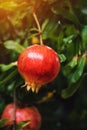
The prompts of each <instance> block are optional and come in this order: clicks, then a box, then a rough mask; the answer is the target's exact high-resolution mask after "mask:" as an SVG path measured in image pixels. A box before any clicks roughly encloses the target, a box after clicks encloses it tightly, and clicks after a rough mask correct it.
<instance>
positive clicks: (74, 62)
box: [62, 56, 78, 76]
mask: <svg viewBox="0 0 87 130" xmlns="http://www.w3.org/2000/svg"><path fill="white" fill-rule="evenodd" d="M77 58H78V57H77V56H75V57H73V59H72V60H71V61H70V62H69V63H68V64H67V65H66V66H64V67H63V70H62V72H63V74H64V75H65V76H68V75H69V74H70V73H71V71H72V69H73V68H74V67H75V66H76V65H77Z"/></svg>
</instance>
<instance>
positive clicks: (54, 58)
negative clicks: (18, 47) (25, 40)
mask: <svg viewBox="0 0 87 130" xmlns="http://www.w3.org/2000/svg"><path fill="white" fill-rule="evenodd" d="M18 71H19V73H20V74H21V75H22V76H23V78H24V79H25V82H27V84H29V83H30V84H32V83H33V84H39V85H38V86H42V85H44V84H46V83H49V82H51V81H53V80H54V79H55V78H56V76H57V74H58V73H59V71H60V61H59V57H58V54H57V53H56V52H55V51H54V50H53V49H52V48H50V47H48V46H45V45H31V46H29V47H28V48H26V49H25V50H24V51H23V52H22V53H21V54H20V56H19V58H18ZM31 86H32V85H31ZM33 86H34V85H33Z"/></svg>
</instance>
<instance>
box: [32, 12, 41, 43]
mask: <svg viewBox="0 0 87 130" xmlns="http://www.w3.org/2000/svg"><path fill="white" fill-rule="evenodd" d="M33 17H34V19H35V22H36V24H37V28H38V31H39V36H40V44H41V45H43V39H42V30H41V27H40V23H39V21H38V18H37V15H36V13H35V12H33Z"/></svg>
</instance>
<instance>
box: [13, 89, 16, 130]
mask: <svg viewBox="0 0 87 130" xmlns="http://www.w3.org/2000/svg"><path fill="white" fill-rule="evenodd" d="M13 117H14V119H13V130H16V88H15V89H14V112H13Z"/></svg>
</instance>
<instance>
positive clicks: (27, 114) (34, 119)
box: [1, 104, 41, 130]
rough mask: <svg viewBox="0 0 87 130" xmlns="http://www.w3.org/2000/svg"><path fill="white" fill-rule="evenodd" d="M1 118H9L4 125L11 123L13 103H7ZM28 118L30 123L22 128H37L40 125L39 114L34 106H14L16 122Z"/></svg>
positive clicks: (34, 129)
mask: <svg viewBox="0 0 87 130" xmlns="http://www.w3.org/2000/svg"><path fill="white" fill-rule="evenodd" d="M1 119H9V121H7V122H6V123H5V125H12V124H13V120H14V104H8V105H7V106H6V108H5V109H4V111H3V113H2V116H1ZM27 120H29V121H30V123H29V124H28V125H26V126H25V127H23V129H22V130H39V128H40V126H41V115H40V113H39V111H38V109H37V108H36V107H34V106H32V107H25V108H19V107H17V108H16V123H17V124H18V123H20V122H22V121H27Z"/></svg>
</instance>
